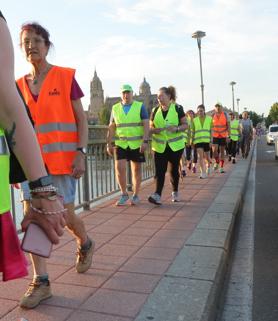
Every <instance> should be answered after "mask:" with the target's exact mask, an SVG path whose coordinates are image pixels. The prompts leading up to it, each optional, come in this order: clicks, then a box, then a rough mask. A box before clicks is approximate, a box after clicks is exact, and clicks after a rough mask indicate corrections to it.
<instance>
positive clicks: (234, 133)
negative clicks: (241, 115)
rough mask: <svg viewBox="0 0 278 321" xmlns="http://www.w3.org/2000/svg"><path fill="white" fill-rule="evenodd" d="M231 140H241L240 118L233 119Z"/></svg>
mask: <svg viewBox="0 0 278 321" xmlns="http://www.w3.org/2000/svg"><path fill="white" fill-rule="evenodd" d="M230 138H231V140H233V141H235V142H237V141H238V140H239V120H237V119H234V120H233V121H231V134H230Z"/></svg>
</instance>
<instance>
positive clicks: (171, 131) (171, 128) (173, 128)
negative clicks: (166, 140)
mask: <svg viewBox="0 0 278 321" xmlns="http://www.w3.org/2000/svg"><path fill="white" fill-rule="evenodd" d="M177 129H178V127H177V126H172V125H171V126H168V127H166V130H167V131H168V132H170V133H176V131H177Z"/></svg>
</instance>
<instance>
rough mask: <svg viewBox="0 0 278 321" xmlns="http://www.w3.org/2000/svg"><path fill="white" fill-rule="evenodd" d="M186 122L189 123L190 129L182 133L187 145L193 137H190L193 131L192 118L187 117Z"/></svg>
mask: <svg viewBox="0 0 278 321" xmlns="http://www.w3.org/2000/svg"><path fill="white" fill-rule="evenodd" d="M186 121H187V126H188V127H187V128H186V129H185V130H184V132H182V134H183V138H184V143H185V144H187V143H188V142H189V137H191V135H190V130H191V119H190V117H186Z"/></svg>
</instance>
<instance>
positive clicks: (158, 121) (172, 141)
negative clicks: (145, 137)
mask: <svg viewBox="0 0 278 321" xmlns="http://www.w3.org/2000/svg"><path fill="white" fill-rule="evenodd" d="M153 123H154V126H155V127H156V128H165V129H166V127H167V126H178V125H179V118H178V113H177V111H176V106H175V104H171V105H170V107H169V110H168V113H167V116H166V118H165V119H164V118H163V114H162V110H161V108H158V109H157V112H156V114H155V116H154V120H153ZM166 144H168V145H169V146H170V148H171V149H172V151H174V152H175V151H177V150H180V149H183V148H184V137H183V133H182V132H178V133H170V132H168V131H167V130H163V131H161V132H160V133H159V134H153V135H152V150H154V151H155V152H157V153H163V152H164V151H165V148H166Z"/></svg>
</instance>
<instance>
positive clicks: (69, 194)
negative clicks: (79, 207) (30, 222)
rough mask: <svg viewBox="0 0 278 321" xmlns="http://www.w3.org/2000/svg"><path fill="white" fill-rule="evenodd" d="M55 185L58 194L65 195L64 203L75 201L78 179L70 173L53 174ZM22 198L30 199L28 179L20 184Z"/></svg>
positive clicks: (23, 199)
mask: <svg viewBox="0 0 278 321" xmlns="http://www.w3.org/2000/svg"><path fill="white" fill-rule="evenodd" d="M51 176H52V179H53V185H54V186H55V187H57V188H58V194H59V195H61V196H63V201H64V204H69V203H74V200H75V191H76V179H75V178H73V177H72V176H70V175H51ZM20 186H21V200H22V201H27V200H30V198H31V194H30V189H29V185H28V181H25V182H23V183H21V184H20Z"/></svg>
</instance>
